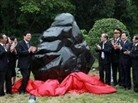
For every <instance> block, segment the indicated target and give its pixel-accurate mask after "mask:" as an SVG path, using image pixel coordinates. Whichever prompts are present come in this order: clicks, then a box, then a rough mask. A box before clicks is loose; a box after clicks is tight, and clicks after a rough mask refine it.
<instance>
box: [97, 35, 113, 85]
mask: <svg viewBox="0 0 138 103" xmlns="http://www.w3.org/2000/svg"><path fill="white" fill-rule="evenodd" d="M111 49H112V44H111V42H109V41H108V35H107V34H105V33H103V34H102V35H101V42H100V43H99V44H98V45H97V50H96V51H97V52H99V74H100V80H101V81H102V82H104V83H107V84H109V85H110V84H111V68H110V64H111V59H110V56H111ZM104 71H105V75H104ZM104 78H105V79H104Z"/></svg>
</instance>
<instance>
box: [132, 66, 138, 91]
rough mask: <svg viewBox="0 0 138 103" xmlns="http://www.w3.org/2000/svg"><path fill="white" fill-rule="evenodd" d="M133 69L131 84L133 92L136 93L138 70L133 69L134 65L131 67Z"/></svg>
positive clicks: (137, 88) (137, 89)
mask: <svg viewBox="0 0 138 103" xmlns="http://www.w3.org/2000/svg"><path fill="white" fill-rule="evenodd" d="M132 68H133V72H132V73H133V84H134V91H135V92H138V68H137V67H134V65H132Z"/></svg>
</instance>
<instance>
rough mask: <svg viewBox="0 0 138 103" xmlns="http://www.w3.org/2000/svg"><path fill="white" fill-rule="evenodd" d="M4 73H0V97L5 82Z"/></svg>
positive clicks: (2, 93)
mask: <svg viewBox="0 0 138 103" xmlns="http://www.w3.org/2000/svg"><path fill="white" fill-rule="evenodd" d="M5 75H6V72H2V71H0V96H3V95H4V94H5V93H4V81H5Z"/></svg>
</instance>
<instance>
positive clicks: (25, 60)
mask: <svg viewBox="0 0 138 103" xmlns="http://www.w3.org/2000/svg"><path fill="white" fill-rule="evenodd" d="M30 46H31V44H30ZM28 49H29V48H28V46H27V44H26V42H25V41H24V40H22V41H20V42H19V43H18V44H17V47H16V50H17V54H18V67H19V68H30V66H31V63H32V56H33V54H32V53H29V52H28Z"/></svg>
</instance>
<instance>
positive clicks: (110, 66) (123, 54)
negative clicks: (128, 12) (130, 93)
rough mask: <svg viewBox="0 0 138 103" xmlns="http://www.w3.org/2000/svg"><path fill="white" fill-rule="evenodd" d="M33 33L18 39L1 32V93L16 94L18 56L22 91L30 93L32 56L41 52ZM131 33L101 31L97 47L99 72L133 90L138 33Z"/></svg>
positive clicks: (136, 78) (136, 81) (137, 82)
mask: <svg viewBox="0 0 138 103" xmlns="http://www.w3.org/2000/svg"><path fill="white" fill-rule="evenodd" d="M31 37H32V35H31V33H30V32H25V33H24V34H23V40H21V41H20V42H18V43H17V39H16V37H14V36H10V37H8V36H7V35H6V34H4V33H1V34H0V76H1V77H0V96H4V95H5V93H7V94H12V85H14V83H15V79H16V70H15V68H16V60H17V58H18V63H17V64H18V68H19V70H20V72H21V75H22V78H23V79H22V83H21V86H20V87H19V89H18V92H19V94H24V93H26V86H27V83H28V81H29V77H30V71H31V63H32V57H33V55H34V54H35V53H36V52H37V48H36V47H35V46H32V44H31V42H30V41H31ZM128 37H129V35H128V33H127V32H122V30H121V29H119V28H115V29H114V35H113V38H111V39H110V38H109V37H108V34H106V33H102V34H101V37H100V39H101V41H100V43H99V44H96V46H97V49H96V51H97V52H98V53H99V76H100V81H102V82H103V83H106V84H109V85H111V84H112V85H114V86H116V85H119V86H122V87H123V88H125V89H127V90H130V89H131V88H132V84H133V89H134V91H135V92H138V35H134V36H133V40H132V42H131V41H130V40H129V38H128ZM131 68H132V70H131ZM131 72H132V73H131ZM131 74H132V76H131ZM131 77H132V78H133V79H132V81H131ZM112 81H113V83H112Z"/></svg>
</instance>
